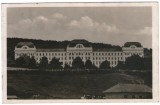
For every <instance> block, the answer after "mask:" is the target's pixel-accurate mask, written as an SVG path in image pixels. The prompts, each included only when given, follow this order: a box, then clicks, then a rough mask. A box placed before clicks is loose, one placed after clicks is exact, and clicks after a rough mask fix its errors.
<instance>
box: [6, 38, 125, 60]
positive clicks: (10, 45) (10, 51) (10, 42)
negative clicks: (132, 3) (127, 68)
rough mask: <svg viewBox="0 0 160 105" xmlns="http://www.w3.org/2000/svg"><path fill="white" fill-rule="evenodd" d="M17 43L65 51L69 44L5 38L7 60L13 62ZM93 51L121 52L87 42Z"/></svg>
mask: <svg viewBox="0 0 160 105" xmlns="http://www.w3.org/2000/svg"><path fill="white" fill-rule="evenodd" d="M19 42H32V43H34V45H35V46H36V48H37V49H56V48H60V49H66V47H67V45H68V44H69V43H70V42H71V41H68V40H65V41H55V40H52V41H51V40H38V39H23V38H7V58H8V59H10V60H14V48H15V46H16V45H17V43H19ZM89 43H90V44H91V46H92V48H93V50H98V49H107V50H114V51H115V50H118V51H119V50H122V48H121V47H120V46H117V45H111V44H104V43H92V42H89Z"/></svg>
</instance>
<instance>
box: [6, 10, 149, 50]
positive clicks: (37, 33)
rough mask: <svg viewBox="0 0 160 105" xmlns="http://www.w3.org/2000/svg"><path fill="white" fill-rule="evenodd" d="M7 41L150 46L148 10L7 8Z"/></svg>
mask: <svg viewBox="0 0 160 105" xmlns="http://www.w3.org/2000/svg"><path fill="white" fill-rule="evenodd" d="M7 24H8V27H7V34H8V37H18V38H33V39H43V40H58V41H63V40H72V39H86V40H88V41H91V42H103V43H108V44H114V45H120V46H122V45H123V44H124V43H125V42H129V41H134V42H140V43H141V44H142V45H143V46H144V47H148V48H151V46H152V42H151V40H152V9H151V7H88V8H87V7H85V8H84V7H83V8H82V7H49V8H47V7H43V8H42V7H37V8H35V7H34V8H8V10H7Z"/></svg>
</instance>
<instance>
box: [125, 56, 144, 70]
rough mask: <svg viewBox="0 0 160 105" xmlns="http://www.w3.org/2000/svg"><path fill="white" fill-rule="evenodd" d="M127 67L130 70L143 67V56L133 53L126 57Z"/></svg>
mask: <svg viewBox="0 0 160 105" xmlns="http://www.w3.org/2000/svg"><path fill="white" fill-rule="evenodd" d="M125 67H126V68H127V69H130V70H140V69H143V58H141V57H140V56H139V55H132V56H131V57H128V58H127V59H126V62H125Z"/></svg>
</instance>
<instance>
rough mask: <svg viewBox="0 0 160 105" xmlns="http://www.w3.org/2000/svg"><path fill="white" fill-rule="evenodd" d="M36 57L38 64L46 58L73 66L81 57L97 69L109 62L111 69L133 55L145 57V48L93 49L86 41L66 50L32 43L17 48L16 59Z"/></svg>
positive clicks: (130, 44)
mask: <svg viewBox="0 0 160 105" xmlns="http://www.w3.org/2000/svg"><path fill="white" fill-rule="evenodd" d="M24 54H25V55H28V56H30V57H32V56H34V58H35V59H36V61H37V63H39V62H40V59H41V58H42V57H43V56H45V57H47V58H48V61H49V62H50V61H51V60H52V58H53V57H56V58H59V59H60V62H62V63H63V66H64V64H65V63H67V64H69V65H72V61H73V59H75V58H76V57H80V58H81V59H82V60H83V62H85V61H86V60H87V59H90V60H91V61H92V63H93V64H95V65H96V66H97V67H99V65H100V64H101V63H102V62H103V61H105V60H107V61H109V62H110V67H115V66H116V65H117V64H118V61H125V60H126V58H127V57H129V56H132V55H133V54H138V55H139V56H140V57H143V56H144V53H143V47H142V45H141V44H140V43H139V42H126V43H125V44H124V46H123V47H122V49H121V50H111V49H107V48H106V49H96V50H95V49H93V48H92V46H91V45H90V43H89V42H88V41H86V40H83V39H82V40H80V39H78V40H72V41H71V42H70V44H69V45H68V46H67V48H66V49H37V48H36V46H35V45H34V44H33V43H31V42H20V43H18V44H17V45H16V46H15V59H17V58H18V57H20V56H22V55H24Z"/></svg>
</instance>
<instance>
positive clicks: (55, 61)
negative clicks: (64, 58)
mask: <svg viewBox="0 0 160 105" xmlns="http://www.w3.org/2000/svg"><path fill="white" fill-rule="evenodd" d="M62 64H63V63H62V62H60V61H59V59H57V58H55V57H54V58H52V60H51V61H50V64H49V65H50V68H52V69H62V68H63V67H62Z"/></svg>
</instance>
